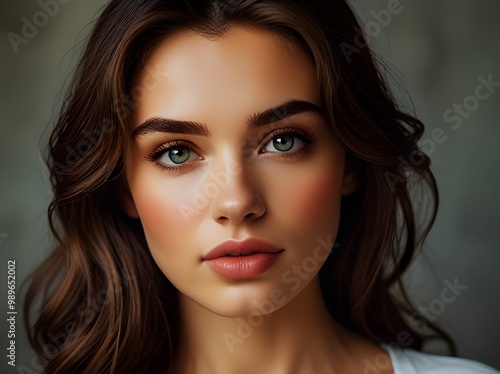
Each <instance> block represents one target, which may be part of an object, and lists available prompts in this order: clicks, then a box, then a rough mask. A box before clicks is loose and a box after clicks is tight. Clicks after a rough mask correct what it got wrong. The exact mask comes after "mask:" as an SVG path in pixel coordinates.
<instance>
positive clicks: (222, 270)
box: [203, 239, 283, 280]
mask: <svg viewBox="0 0 500 374" xmlns="http://www.w3.org/2000/svg"><path fill="white" fill-rule="evenodd" d="M281 252H283V249H280V248H277V247H275V246H274V245H272V244H270V243H268V242H265V241H262V240H257V239H246V240H243V241H235V240H229V241H226V242H224V243H222V244H219V245H218V246H216V247H214V248H213V249H212V250H211V251H210V252H209V253H208V254H207V255H205V256H204V257H203V261H204V262H205V263H206V264H207V265H208V266H209V267H210V268H211V269H212V270H213V271H215V272H216V273H217V274H219V275H220V276H222V277H224V278H227V279H233V280H236V279H245V278H252V277H256V276H258V275H261V274H263V273H265V272H266V271H267V270H269V269H270V268H271V267H272V266H273V265H274V263H275V262H276V260H277V259H278V257H279V255H280V253H281Z"/></svg>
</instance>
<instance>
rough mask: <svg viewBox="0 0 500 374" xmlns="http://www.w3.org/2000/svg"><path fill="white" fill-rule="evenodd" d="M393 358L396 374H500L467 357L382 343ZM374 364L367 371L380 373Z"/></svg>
mask: <svg viewBox="0 0 500 374" xmlns="http://www.w3.org/2000/svg"><path fill="white" fill-rule="evenodd" d="M381 346H382V348H384V349H385V350H386V351H387V352H389V357H390V358H391V362H392V367H393V368H394V374H500V371H498V370H495V369H493V368H492V367H489V366H487V365H484V364H482V363H480V362H477V361H473V360H468V359H465V358H457V357H447V356H438V355H433V354H429V353H423V352H419V351H415V350H413V349H396V348H393V347H391V346H389V345H387V344H381ZM376 370H377V366H376V365H374V366H373V367H371V368H367V370H365V372H366V373H367V374H368V373H372V372H373V373H380V372H381V371H383V370H379V371H376Z"/></svg>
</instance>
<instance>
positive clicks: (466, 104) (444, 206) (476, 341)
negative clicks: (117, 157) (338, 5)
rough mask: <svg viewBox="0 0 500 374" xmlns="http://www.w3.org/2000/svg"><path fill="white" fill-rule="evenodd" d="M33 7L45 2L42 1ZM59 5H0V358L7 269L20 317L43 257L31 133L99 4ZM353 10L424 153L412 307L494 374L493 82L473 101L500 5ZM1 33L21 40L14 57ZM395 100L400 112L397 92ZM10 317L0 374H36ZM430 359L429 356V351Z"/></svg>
mask: <svg viewBox="0 0 500 374" xmlns="http://www.w3.org/2000/svg"><path fill="white" fill-rule="evenodd" d="M44 1H45V3H48V2H50V1H49V0H42V1H41V3H44ZM59 1H60V3H65V4H60V5H59V7H58V9H55V8H52V10H49V11H46V10H43V8H42V7H41V5H40V3H38V2H37V1H35V0H26V1H23V2H13V1H10V2H8V1H5V0H4V1H2V2H1V11H0V13H1V15H0V22H1V23H0V49H1V59H0V64H1V65H0V87H1V92H0V126H1V136H0V180H1V184H0V186H1V187H0V188H1V190H0V192H1V193H0V274H1V277H0V279H1V281H0V291H1V294H0V313H3V316H4V317H2V321H3V322H2V323H1V324H0V326H1V328H0V342H1V343H0V348H2V351H3V352H5V351H6V348H7V347H8V344H7V342H8V340H9V339H8V338H7V329H8V325H7V323H6V321H5V320H6V312H7V286H6V278H7V260H8V259H15V260H16V264H17V287H18V288H17V290H18V297H17V307H18V310H20V306H21V305H20V303H21V295H20V294H19V291H20V286H21V281H22V280H24V279H25V278H26V275H27V273H28V272H30V271H31V270H32V269H33V268H34V267H35V266H36V264H37V263H38V262H39V261H40V259H41V258H43V257H44V256H45V255H46V253H47V252H48V250H49V247H50V240H49V238H48V235H47V224H46V219H45V213H46V209H47V204H48V202H49V199H50V194H51V192H50V189H49V188H48V185H47V177H46V172H45V170H44V168H43V166H42V163H41V161H40V158H39V145H40V146H41V147H42V149H43V146H44V144H45V140H46V134H45V135H44V136H42V133H43V132H44V129H45V127H46V126H47V125H48V124H49V123H51V122H52V118H51V116H52V114H53V113H57V106H56V107H55V108H53V106H54V103H55V102H56V96H57V95H58V93H59V90H60V87H61V83H62V82H64V80H65V79H66V77H67V76H68V74H69V73H70V71H71V67H72V66H73V65H74V63H75V62H76V61H77V57H78V53H79V49H78V48H76V49H75V48H74V47H75V44H78V43H79V42H81V41H82V40H83V39H84V37H85V35H86V34H87V32H88V31H89V30H90V27H91V24H90V23H91V20H92V18H93V17H94V15H95V14H96V12H98V10H99V9H100V8H101V7H102V6H103V5H104V4H105V1H104V0H85V1H83V0H65V1H62V0H59ZM352 2H353V4H354V6H355V8H356V9H357V10H358V13H359V15H360V18H361V19H363V20H364V21H365V23H366V26H367V33H368V35H369V36H370V41H371V42H370V44H371V45H372V47H374V48H375V49H376V50H377V53H378V54H379V55H380V56H381V57H382V58H383V59H385V60H386V62H387V65H388V66H389V67H390V69H391V71H392V72H393V73H394V74H395V75H396V77H399V79H400V83H402V84H404V87H405V89H406V90H407V91H408V94H409V96H410V97H411V99H412V101H413V105H414V108H415V110H416V113H417V116H418V117H419V118H420V119H421V120H422V121H423V122H424V123H425V124H426V125H427V130H426V134H425V135H424V142H423V146H424V147H425V149H426V150H427V151H428V152H429V153H430V154H431V157H432V159H433V168H434V171H435V173H436V176H437V179H438V183H439V186H440V190H441V206H440V211H439V215H438V218H437V222H436V224H435V227H434V229H433V231H432V232H431V235H430V238H429V240H428V242H427V245H426V248H425V256H421V257H420V259H419V261H418V262H417V263H416V264H415V266H413V267H412V269H411V271H410V272H409V274H408V277H407V283H408V285H409V288H410V290H411V293H412V297H413V298H414V300H415V303H416V305H417V306H418V307H420V308H425V309H426V310H427V314H428V315H429V317H430V318H432V319H435V321H436V322H437V323H439V324H440V325H441V326H443V327H444V328H445V329H446V330H447V331H448V332H450V333H451V334H452V336H453V337H454V338H455V339H456V342H457V345H458V348H459V355H460V356H462V357H468V358H473V359H476V360H480V361H483V362H485V363H488V364H490V365H492V366H494V367H496V368H500V357H499V355H498V345H497V344H498V342H497V341H498V339H497V337H498V336H499V335H500V323H499V322H498V316H499V315H500V272H499V271H498V269H499V265H500V250H499V247H500V199H499V198H498V197H497V195H498V191H500V170H499V160H500V147H499V146H498V141H499V139H500V126H499V125H498V118H499V114H500V83H496V85H495V84H490V86H489V87H483V88H481V89H479V91H476V88H477V87H478V85H483V86H484V83H483V80H486V81H488V80H490V81H494V82H500V48H499V47H500V45H499V42H498V39H499V37H500V22H499V21H500V20H499V14H500V2H499V1H496V0H480V1H470V0H469V1H467V0H454V1H452V0H442V1H433V0H420V1H412V0H400V1H397V0H357V1H352ZM40 12H43V13H45V14H46V16H45V17H44V16H43V15H40ZM23 17H26V19H28V20H30V21H31V22H33V21H34V22H35V23H38V25H40V26H39V27H38V26H37V27H36V30H27V29H25V30H24V31H26V33H25V35H23V25H24V24H25V23H26V22H25V19H24V18H23ZM34 17H35V20H33V18H34ZM9 33H15V34H17V35H19V36H20V37H24V38H25V40H23V41H22V42H20V43H19V44H17V47H15V46H13V44H12V43H11V42H10V41H9V38H8V34H9ZM11 36H12V35H11ZM398 86H399V87H400V84H398ZM488 90H489V91H488ZM402 92H403V93H404V91H402ZM398 96H399V94H398ZM486 96H488V97H486ZM401 97H402V100H403V101H404V102H405V103H406V104H407V105H411V103H410V101H408V99H407V98H405V96H404V95H403V94H402V95H401ZM459 105H460V106H461V107H459ZM433 131H434V132H433ZM447 282H451V283H452V284H453V283H454V282H456V283H458V284H459V285H461V286H463V287H467V288H465V289H462V290H459V291H457V294H458V293H460V294H459V295H457V296H456V298H455V299H454V300H453V301H450V300H449V299H448V298H446V297H445V298H443V297H442V296H441V295H442V291H443V290H445V288H449V287H450V286H449V283H447ZM445 295H446V296H448V297H449V296H450V295H451V294H450V293H446V294H445ZM20 317H21V316H20V315H19V314H18V315H17V318H18V320H17V337H16V338H17V339H16V347H17V360H16V363H17V365H18V367H17V368H16V369H12V368H10V367H9V366H7V364H6V360H7V358H6V356H5V355H4V354H2V355H1V357H2V358H0V367H1V369H0V371H1V372H2V373H7V372H18V373H33V372H35V370H36V368H37V365H36V362H35V361H34V360H33V355H32V353H31V352H30V350H29V348H28V346H27V344H26V339H25V338H24V331H23V327H22V324H21V323H20V322H21V321H20V320H19V319H20ZM429 349H431V350H433V351H436V352H439V351H440V347H438V346H431V347H429Z"/></svg>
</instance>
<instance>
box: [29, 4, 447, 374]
mask: <svg viewBox="0 0 500 374" xmlns="http://www.w3.org/2000/svg"><path fill="white" fill-rule="evenodd" d="M232 26H243V27H245V26H252V27H260V28H264V29H266V30H270V31H272V32H274V33H275V34H276V35H279V36H280V37H283V39H286V40H289V41H293V42H294V43H297V44H298V45H300V46H301V47H302V48H303V50H304V51H305V53H306V54H307V56H308V57H309V59H310V60H311V62H312V63H313V64H314V66H315V67H316V71H317V78H318V82H319V87H320V94H321V100H322V103H321V105H322V108H323V109H324V112H325V113H326V115H327V118H328V120H329V123H330V125H331V130H332V131H333V133H334V135H335V136H336V138H337V139H338V140H339V142H340V143H341V144H342V145H343V147H344V148H345V150H346V152H347V154H348V157H349V161H350V162H351V163H352V165H354V167H356V168H358V170H359V175H360V182H359V187H358V188H357V190H356V191H355V192H354V193H353V194H352V195H350V196H348V197H344V198H343V201H342V216H341V224H340V229H339V234H338V237H337V240H336V241H337V243H341V245H340V247H339V248H336V250H335V252H334V255H332V256H330V257H329V259H328V260H327V262H326V263H325V264H324V266H323V267H322V269H321V270H320V280H321V287H322V292H323V296H324V299H325V302H326V304H327V306H328V308H329V310H330V312H331V314H332V316H333V317H334V318H335V319H336V320H337V321H338V322H340V323H341V324H342V325H344V326H346V327H347V328H349V329H351V330H353V331H357V332H359V333H361V334H363V335H364V336H366V337H367V338H369V339H371V340H372V341H374V342H377V343H395V344H400V345H402V346H407V347H411V348H415V349H421V348H422V344H423V342H424V340H425V339H428V338H430V337H435V336H437V337H441V338H443V339H445V340H446V341H447V342H448V343H449V344H450V347H451V348H452V351H453V352H454V345H453V342H452V341H451V339H450V338H449V337H448V335H447V334H445V333H444V332H443V331H442V330H440V329H439V328H438V327H436V326H434V325H433V324H432V323H430V322H428V321H426V320H425V318H424V317H423V316H421V315H419V314H418V313H417V312H416V311H415V310H414V308H413V307H412V305H411V303H410V301H409V299H408V297H407V296H406V294H405V292H404V287H403V286H402V281H401V278H402V275H403V273H404V271H405V270H406V269H407V268H408V266H409V264H410V263H411V260H412V259H413V258H414V255H415V254H416V252H417V251H418V249H419V247H420V245H421V243H422V241H423V239H424V238H425V236H426V235H427V233H428V231H429V229H430V227H431V225H432V223H433V221H434V218H435V215H436V209H437V205H438V193H437V187H436V181H435V179H434V176H433V174H432V172H431V170H430V168H429V165H430V160H429V158H428V157H427V156H426V155H425V154H423V153H421V152H420V151H419V149H418V145H417V141H418V140H419V138H420V137H421V136H422V133H423V131H424V126H423V124H422V123H421V122H420V121H419V120H418V119H416V118H414V117H413V116H412V115H409V114H406V113H405V112H403V111H402V110H401V109H400V108H399V107H398V105H397V104H396V103H395V100H394V99H393V97H392V96H391V94H390V92H389V90H388V88H387V84H386V83H385V81H384V78H383V77H382V76H381V74H380V73H379V71H378V68H377V63H376V61H375V59H374V57H373V55H372V53H371V51H370V50H369V49H368V48H366V44H367V40H366V37H365V36H363V34H362V33H361V32H360V30H361V28H360V25H359V22H358V20H357V18H356V16H355V14H354V12H353V11H352V9H351V8H350V6H349V5H348V4H347V2H345V1H340V0H335V1H332V0H315V1H312V0H311V1H301V0H196V1H195V0H113V1H111V2H110V3H109V4H108V6H107V7H106V8H105V10H104V11H103V13H102V14H101V15H100V17H99V19H98V20H97V22H96V25H95V27H94V30H93V33H92V34H91V36H90V38H89V40H88V44H87V46H86V49H85V51H84V53H83V55H82V57H81V60H80V63H79V64H78V66H77V68H76V71H75V73H74V76H73V80H72V83H71V86H70V87H69V90H68V92H67V94H66V98H65V100H64V102H63V105H62V109H61V114H60V116H59V120H58V122H57V124H56V125H55V128H54V129H53V132H52V134H51V137H50V140H49V144H48V155H47V163H48V165H49V167H50V176H51V183H52V187H53V191H54V197H53V200H52V202H51V203H50V206H49V209H48V219H49V224H50V228H51V231H52V233H53V235H54V238H55V248H54V250H53V251H52V252H51V254H50V256H49V257H48V258H47V259H46V260H45V261H44V262H43V263H42V264H41V265H40V267H39V268H38V269H37V270H36V271H35V272H34V273H33V275H32V277H31V279H30V287H29V289H28V292H27V295H26V301H25V322H26V325H27V326H28V332H29V338H30V342H31V345H32V346H33V348H34V350H35V352H36V353H37V355H38V356H39V359H40V360H41V362H42V363H43V367H44V370H45V372H47V373H51V374H57V373H78V372H85V373H96V374H97V373H104V372H117V373H125V372H131V373H132V372H133V373H144V372H148V373H154V372H162V371H164V370H165V369H166V368H167V367H168V366H169V364H170V363H171V362H172V358H173V355H174V354H175V350H176V343H177V339H178V336H179V333H180V332H179V331H178V323H177V321H178V317H179V316H178V305H177V291H176V289H175V288H174V287H173V286H172V284H171V283H170V282H169V281H168V279H166V277H165V276H164V275H163V273H162V272H161V271H160V269H159V268H158V267H157V266H156V264H155V262H154V260H153V258H152V257H151V255H150V252H149V250H148V247H147V244H146V241H145V237H144V233H143V230H142V226H141V223H140V221H139V220H134V219H131V218H129V217H128V216H127V215H126V214H125V213H124V212H123V211H122V209H121V207H120V204H119V201H118V198H117V189H118V188H120V183H123V182H122V179H121V178H120V176H121V173H122V170H123V166H124V156H125V152H126V147H127V139H128V137H129V136H130V135H129V134H130V129H129V127H128V123H129V114H130V112H131V111H132V110H133V108H134V105H135V103H134V97H133V95H132V89H133V82H132V81H133V77H134V74H135V73H136V72H138V71H139V70H140V69H142V68H143V67H144V66H145V63H146V61H147V60H148V56H150V55H151V53H152V52H153V51H154V49H155V48H156V47H157V46H158V45H159V43H161V42H162V41H163V40H165V38H167V37H169V36H170V35H172V34H173V33H177V32H179V31H182V30H193V31H195V32H197V33H199V34H201V35H204V36H206V37H210V38H217V37H219V36H222V35H224V33H225V32H227V30H229V29H230V27H232ZM419 185H421V186H427V188H426V191H427V192H428V193H427V197H428V201H430V204H428V207H430V208H429V209H427V210H426V212H424V213H425V214H423V215H421V214H419V213H418V212H417V210H416V209H415V206H416V205H417V204H419V205H421V201H417V200H416V199H415V197H414V196H415V195H413V194H412V191H413V190H414V188H416V187H418V186H419ZM394 290H398V293H397V295H396V294H395V292H393V291H394ZM417 320H418V321H419V324H420V325H421V326H420V327H417V326H416V324H415V323H414V322H415V321H417ZM422 326H425V329H423V328H421V327H422ZM157 332H160V333H157ZM402 333H404V334H406V335H404V336H405V338H404V339H403V340H404V342H402V339H401V334H402Z"/></svg>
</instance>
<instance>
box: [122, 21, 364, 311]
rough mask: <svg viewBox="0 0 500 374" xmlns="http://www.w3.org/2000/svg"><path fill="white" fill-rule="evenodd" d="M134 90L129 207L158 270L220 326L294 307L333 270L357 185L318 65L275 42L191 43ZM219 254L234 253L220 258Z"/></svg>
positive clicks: (230, 37)
mask: <svg viewBox="0 0 500 374" xmlns="http://www.w3.org/2000/svg"><path fill="white" fill-rule="evenodd" d="M134 90H135V92H136V93H137V95H136V102H135V104H134V107H133V122H132V127H133V129H134V130H133V134H132V135H131V138H130V142H129V149H128V153H127V165H126V166H127V167H126V174H127V180H128V185H129V188H130V192H131V199H129V200H127V201H125V202H124V203H123V206H124V209H125V210H126V211H127V213H128V214H129V215H131V216H135V217H138V218H140V220H141V222H142V226H143V228H144V232H145V235H146V239H147V243H148V246H149V249H150V251H151V254H152V256H153V258H154V260H155V261H156V263H157V264H158V266H159V268H160V269H161V270H162V271H163V273H164V274H165V276H166V277H167V278H168V279H169V280H170V281H171V282H172V283H173V284H174V286H175V287H176V288H177V289H178V290H179V291H180V293H181V294H182V295H184V296H185V297H187V298H189V299H191V300H192V301H194V302H196V303H198V304H199V305H201V306H203V307H205V308H206V309H208V310H210V311H213V312H215V313H217V314H220V315H225V316H233V317H235V316H242V315H246V314H248V313H250V312H251V311H253V310H255V309H256V306H257V305H263V303H264V304H265V305H267V307H268V309H266V311H267V312H268V311H270V310H271V309H272V310H275V309H276V308H278V307H281V306H282V305H285V304H286V303H287V302H288V301H289V300H290V299H292V298H293V297H294V296H295V295H296V294H297V293H298V292H300V291H301V290H302V289H303V288H304V287H305V286H306V285H307V284H308V283H309V282H310V281H311V280H312V279H313V278H314V277H315V276H316V275H317V272H318V271H319V268H320V267H321V265H322V264H323V262H324V261H325V260H326V258H327V255H328V250H329V248H331V246H332V245H333V242H334V240H335V237H336V234H337V229H338V224H339V213H340V198H341V196H342V195H344V194H349V193H351V192H352V191H353V190H354V188H355V181H354V179H355V178H354V177H353V176H352V175H351V173H347V172H345V170H344V165H345V162H344V161H345V154H344V151H343V149H342V148H341V147H340V146H339V145H338V144H337V143H336V142H335V139H334V137H333V136H332V134H331V131H330V130H329V126H328V123H327V121H326V119H325V118H324V117H323V116H322V115H321V111H320V109H319V105H320V96H319V89H318V85H317V78H316V72H315V69H314V66H313V65H312V64H311V63H310V62H309V61H308V60H307V59H306V56H305V54H304V53H303V52H302V51H301V50H300V49H299V48H298V47H296V46H293V45H291V44H290V43H289V44H287V46H285V44H284V43H283V42H282V41H279V40H278V39H277V38H276V36H275V35H274V34H271V33H269V32H266V31H262V30H258V29H252V30H251V31H249V30H244V29H242V28H233V29H231V30H230V31H229V32H228V33H227V34H225V35H224V36H223V37H221V38H219V39H217V40H209V39H205V38H203V37H201V36H199V35H198V34H195V33H183V34H178V35H176V36H175V37H171V38H169V39H167V40H166V41H164V42H163V44H161V46H160V47H159V48H158V49H157V50H156V51H155V52H154V53H153V55H152V56H151V58H150V59H149V60H148V63H147V67H146V68H145V69H143V70H142V72H141V73H140V74H139V76H138V78H137V80H136V81H135V87H134ZM134 90H133V91H132V93H134ZM139 93H140V94H139ZM287 103H288V104H287ZM251 239H257V240H260V241H263V242H265V243H262V242H253V243H252V240H251ZM221 243H225V244H228V243H229V244H231V245H230V246H228V247H227V248H226V249H227V251H226V252H228V253H222V254H221V253H219V254H218V255H217V254H214V253H213V252H212V253H210V252H211V250H212V249H213V248H214V247H216V246H218V245H219V244H221ZM263 250H265V251H268V252H272V253H259V252H260V251H263ZM240 253H242V254H243V255H245V256H240V257H236V256H234V255H235V254H240ZM224 254H226V255H225V256H223V255H224ZM214 256H215V257H217V258H216V259H212V260H210V258H211V257H214ZM218 256H222V257H218ZM270 306H271V307H270Z"/></svg>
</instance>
